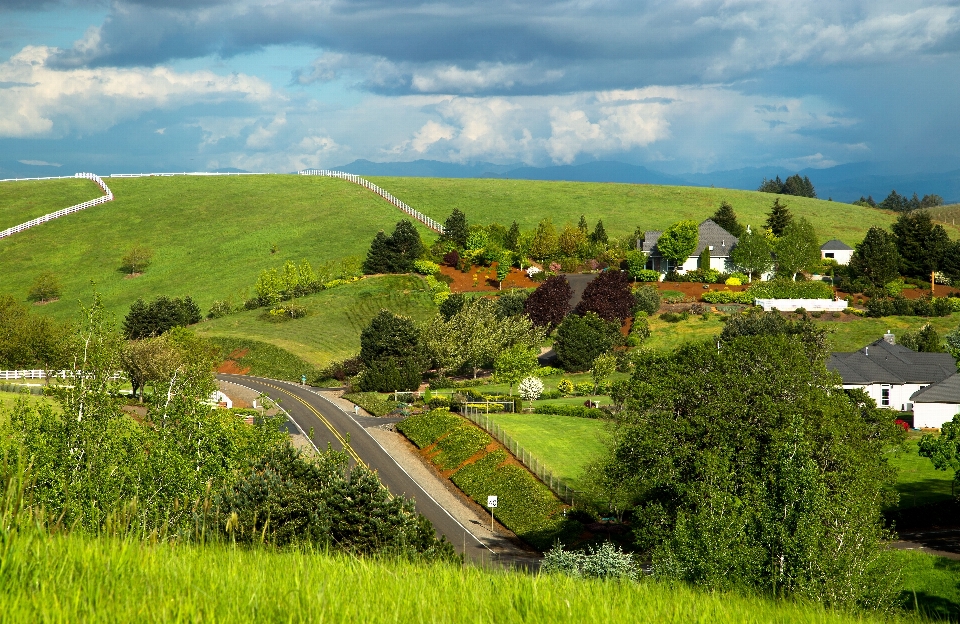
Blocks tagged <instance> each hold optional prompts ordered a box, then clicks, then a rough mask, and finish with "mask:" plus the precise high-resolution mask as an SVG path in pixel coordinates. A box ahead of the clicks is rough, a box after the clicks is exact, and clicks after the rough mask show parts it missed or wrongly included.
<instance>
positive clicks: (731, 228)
mask: <svg viewBox="0 0 960 624" xmlns="http://www.w3.org/2000/svg"><path fill="white" fill-rule="evenodd" d="M710 219H711V220H712V221H713V222H714V223H716V224H717V225H719V226H720V227H722V228H723V229H725V230H726V231H728V232H730V233H731V234H733V235H734V236H736V237H737V238H740V237H741V236H743V235H744V234H746V232H747V230H746V228H744V227H743V226H742V225H740V222H739V221H737V213H735V212H734V211H733V206H731V205H730V202H728V201H727V200H723V201H722V202H720V206H718V207H717V211H716V212H715V213H713V216H712V217H710Z"/></svg>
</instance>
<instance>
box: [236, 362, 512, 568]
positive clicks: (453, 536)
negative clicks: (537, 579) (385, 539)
mask: <svg viewBox="0 0 960 624" xmlns="http://www.w3.org/2000/svg"><path fill="white" fill-rule="evenodd" d="M218 377H219V378H220V379H222V380H223V381H229V382H231V383H236V384H239V385H241V386H247V387H248V388H251V389H253V390H256V391H258V392H262V393H264V394H266V395H267V396H269V397H270V398H271V399H273V400H275V401H278V402H279V404H280V406H281V407H282V408H283V409H285V410H286V411H287V413H288V414H289V415H290V417H291V418H292V419H293V420H294V421H295V422H296V423H297V425H299V427H300V429H302V430H303V431H304V432H305V433H306V434H307V436H308V437H309V436H310V433H311V431H312V434H313V435H312V437H311V440H312V441H313V443H314V444H315V445H316V446H317V447H318V448H320V449H321V450H324V449H326V448H327V445H328V444H329V445H331V446H332V447H333V448H334V449H338V450H339V449H342V448H344V447H346V448H347V450H348V452H349V453H350V457H351V460H352V461H353V462H359V463H362V464H364V465H366V466H367V467H369V468H371V469H373V470H375V471H377V473H378V475H379V477H380V481H381V482H382V483H383V484H384V485H385V486H386V487H387V489H388V490H390V493H391V494H393V495H394V496H405V497H407V498H412V499H414V501H415V502H416V506H417V511H418V512H420V513H421V514H423V515H424V516H426V517H427V519H428V520H430V522H432V523H433V527H434V529H436V531H437V534H438V535H443V536H445V537H446V538H447V540H448V541H450V543H452V544H453V545H454V547H455V548H456V549H457V551H458V552H461V553H463V554H464V555H466V557H467V558H469V559H473V560H476V561H482V562H488V561H491V558H493V560H496V556H495V555H494V554H493V552H492V551H491V550H490V549H489V548H487V546H486V545H484V544H483V543H482V542H481V541H480V540H479V539H477V538H476V537H474V536H473V535H472V534H471V533H470V532H469V531H467V530H466V529H465V528H463V526H462V525H461V524H460V523H459V522H457V521H456V520H455V519H454V518H453V517H452V516H451V515H450V514H449V513H447V512H446V510H445V509H444V508H443V507H441V506H440V505H439V504H438V503H437V502H436V501H435V500H433V498H431V497H430V495H429V494H427V493H426V492H425V491H424V490H423V489H422V488H421V487H420V486H419V485H418V484H417V483H416V482H415V481H414V480H413V479H412V478H411V477H410V476H409V475H408V474H407V473H406V472H404V470H403V469H402V468H401V467H400V466H399V465H398V464H397V462H396V461H394V459H393V458H392V457H391V456H390V455H389V454H388V453H387V452H386V451H385V450H383V448H382V447H381V446H380V444H378V443H377V441H376V440H374V439H373V437H372V436H371V435H370V434H369V433H367V431H366V430H365V429H364V426H371V425H373V424H383V423H384V422H390V421H389V420H387V419H382V418H371V417H362V416H360V417H354V416H353V415H352V414H348V413H346V412H344V411H343V410H342V409H340V408H339V407H338V406H336V405H334V404H333V403H332V402H330V401H328V400H327V399H325V398H324V397H322V396H320V395H318V394H316V393H314V392H312V391H310V390H309V389H307V388H303V387H301V386H300V385H298V384H293V383H288V382H283V381H276V380H273V379H261V378H259V377H250V376H247V375H219V376H218Z"/></svg>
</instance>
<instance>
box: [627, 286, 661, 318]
mask: <svg viewBox="0 0 960 624" xmlns="http://www.w3.org/2000/svg"><path fill="white" fill-rule="evenodd" d="M633 301H634V305H633V313H634V314H637V313H638V312H646V313H647V314H654V313H656V311H657V310H659V309H660V291H658V290H657V288H656V286H641V287H640V288H638V289H636V290H635V291H633Z"/></svg>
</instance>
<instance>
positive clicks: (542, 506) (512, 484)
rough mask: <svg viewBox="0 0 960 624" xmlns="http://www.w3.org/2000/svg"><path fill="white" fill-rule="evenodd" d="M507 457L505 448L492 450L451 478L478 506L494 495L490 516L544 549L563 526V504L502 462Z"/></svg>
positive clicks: (519, 470) (517, 468)
mask: <svg viewBox="0 0 960 624" xmlns="http://www.w3.org/2000/svg"><path fill="white" fill-rule="evenodd" d="M507 458H508V455H507V453H506V451H503V450H497V451H494V452H493V453H490V454H489V455H487V456H486V457H484V458H482V459H480V460H478V461H476V462H474V463H472V464H469V465H467V466H464V467H463V468H461V469H460V470H458V471H457V472H456V473H454V475H453V478H452V481H453V483H454V484H455V485H456V486H457V487H458V488H460V489H461V490H463V493H464V494H466V495H467V496H469V497H470V498H472V499H473V500H475V501H477V502H478V503H480V504H481V505H485V504H486V502H487V496H490V495H495V496H497V498H498V500H497V508H496V509H495V510H494V516H495V517H496V518H497V519H498V520H500V522H502V523H503V524H504V526H507V527H509V528H510V530H512V531H513V532H514V533H516V534H517V535H519V536H520V537H521V538H523V539H524V540H526V541H527V542H528V543H530V544H531V545H532V546H534V547H536V548H540V549H547V548H549V547H550V546H551V545H552V542H553V540H554V539H556V536H557V534H558V533H559V532H560V531H561V530H562V529H563V525H564V520H565V518H564V517H563V516H562V515H561V514H560V511H561V509H562V508H563V504H562V503H561V502H560V501H559V500H557V498H556V497H555V496H554V495H553V493H552V492H551V491H550V490H549V489H547V486H545V485H544V484H542V483H540V482H539V481H537V480H536V479H535V478H534V477H533V476H532V475H531V474H530V473H529V472H527V471H526V470H525V469H524V468H522V467H520V466H517V465H510V464H507V465H502V464H503V462H505V461H506V460H507Z"/></svg>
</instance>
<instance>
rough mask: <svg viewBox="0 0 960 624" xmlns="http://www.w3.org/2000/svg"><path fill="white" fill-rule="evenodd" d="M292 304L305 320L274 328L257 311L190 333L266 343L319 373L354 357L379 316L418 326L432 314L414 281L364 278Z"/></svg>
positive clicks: (404, 277)
mask: <svg viewBox="0 0 960 624" xmlns="http://www.w3.org/2000/svg"><path fill="white" fill-rule="evenodd" d="M295 301H296V303H297V304H298V305H301V306H303V307H304V308H306V310H307V315H306V316H305V317H303V318H299V319H291V320H288V321H285V322H282V323H276V322H270V321H268V320H264V319H263V318H262V317H263V315H264V310H263V309H257V310H248V311H245V312H238V313H236V314H231V315H229V316H225V317H222V318H219V319H214V320H209V321H204V322H202V323H200V324H198V325H195V326H194V328H195V330H196V331H197V333H198V334H200V335H201V336H209V337H224V338H249V339H253V340H259V341H261V342H266V343H270V344H272V345H275V346H277V347H280V348H282V349H284V350H285V351H289V352H290V353H292V354H294V355H296V356H297V357H299V358H301V359H303V360H305V361H306V362H308V363H310V364H311V365H313V366H314V367H316V368H322V367H324V366H326V365H327V364H329V363H330V362H332V361H334V360H342V359H344V358H348V357H351V356H354V355H356V354H357V353H359V352H360V332H361V331H362V330H363V328H364V327H366V326H367V324H368V323H369V322H370V320H371V319H372V318H373V317H374V316H376V315H377V313H379V312H380V310H383V309H386V310H390V311H391V312H395V313H396V314H402V315H404V316H408V317H410V318H412V319H413V320H414V321H418V322H419V321H425V320H427V319H428V318H430V317H432V316H433V315H434V314H435V313H436V309H437V308H436V306H435V305H434V303H433V295H432V293H431V292H430V291H429V290H428V289H427V287H426V285H425V283H424V281H423V280H422V279H420V278H419V277H417V276H414V275H385V276H380V277H368V278H366V279H362V280H360V281H358V282H352V283H350V284H344V285H342V286H337V287H336V288H331V289H329V290H324V291H321V292H319V293H317V294H315V295H310V296H308V297H301V298H299V299H296V300H295ZM310 379H313V378H312V377H311V378H310Z"/></svg>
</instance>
